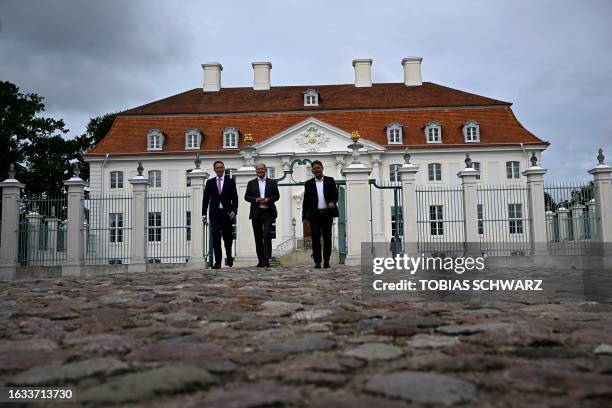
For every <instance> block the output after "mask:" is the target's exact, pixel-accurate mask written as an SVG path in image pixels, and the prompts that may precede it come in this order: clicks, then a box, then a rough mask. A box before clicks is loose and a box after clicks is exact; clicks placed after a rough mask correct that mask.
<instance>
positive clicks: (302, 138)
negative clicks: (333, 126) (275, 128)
mask: <svg viewBox="0 0 612 408" xmlns="http://www.w3.org/2000/svg"><path fill="white" fill-rule="evenodd" d="M294 140H295V143H296V144H297V146H298V147H301V148H303V149H305V150H306V151H308V152H318V151H319V150H320V149H321V148H322V147H326V146H327V145H328V144H329V141H330V137H329V136H327V135H326V134H325V133H323V132H322V131H321V129H319V128H317V127H316V126H308V128H306V130H303V131H301V132H299V134H298V135H297V136H296V137H295V138H294Z"/></svg>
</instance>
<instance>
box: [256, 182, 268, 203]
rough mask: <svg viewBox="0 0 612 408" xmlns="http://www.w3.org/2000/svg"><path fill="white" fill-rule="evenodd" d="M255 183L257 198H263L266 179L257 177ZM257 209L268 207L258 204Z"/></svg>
mask: <svg viewBox="0 0 612 408" xmlns="http://www.w3.org/2000/svg"><path fill="white" fill-rule="evenodd" d="M257 183H258V184H259V197H261V198H265V197H266V178H265V177H262V178H259V177H257ZM259 208H268V206H267V205H265V204H259Z"/></svg>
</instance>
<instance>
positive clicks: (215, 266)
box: [212, 264, 221, 269]
mask: <svg viewBox="0 0 612 408" xmlns="http://www.w3.org/2000/svg"><path fill="white" fill-rule="evenodd" d="M212 268H213V269H221V264H214V265H213V267H212Z"/></svg>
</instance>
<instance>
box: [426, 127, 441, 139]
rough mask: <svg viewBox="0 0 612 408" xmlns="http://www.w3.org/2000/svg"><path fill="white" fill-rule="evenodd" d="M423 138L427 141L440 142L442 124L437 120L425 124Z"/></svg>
mask: <svg viewBox="0 0 612 408" xmlns="http://www.w3.org/2000/svg"><path fill="white" fill-rule="evenodd" d="M425 140H426V141H427V143H442V125H440V124H439V123H438V122H429V123H428V124H427V125H425Z"/></svg>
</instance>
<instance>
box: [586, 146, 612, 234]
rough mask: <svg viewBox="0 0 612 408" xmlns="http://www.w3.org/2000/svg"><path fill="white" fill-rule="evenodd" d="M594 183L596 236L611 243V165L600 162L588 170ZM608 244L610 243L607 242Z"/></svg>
mask: <svg viewBox="0 0 612 408" xmlns="http://www.w3.org/2000/svg"><path fill="white" fill-rule="evenodd" d="M589 173H590V174H591V175H593V182H594V183H595V203H596V205H597V218H598V219H599V223H598V225H597V236H598V239H599V241H600V242H603V243H612V178H611V175H612V167H610V166H607V165H605V164H603V158H602V160H601V161H600V164H599V165H597V166H596V167H595V168H593V169H591V170H589ZM608 245H610V244H608Z"/></svg>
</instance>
